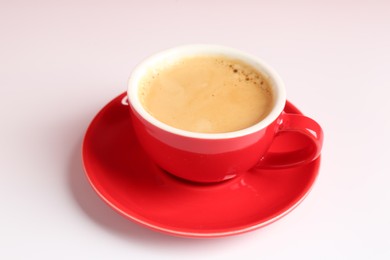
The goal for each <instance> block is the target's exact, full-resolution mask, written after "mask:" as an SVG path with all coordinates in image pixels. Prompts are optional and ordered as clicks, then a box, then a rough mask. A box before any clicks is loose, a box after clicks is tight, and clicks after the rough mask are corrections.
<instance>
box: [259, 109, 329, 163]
mask: <svg viewBox="0 0 390 260" xmlns="http://www.w3.org/2000/svg"><path fill="white" fill-rule="evenodd" d="M284 132H295V133H298V134H302V135H304V136H306V137H307V138H308V139H309V140H311V145H308V147H305V148H303V149H300V150H296V151H292V152H280V153H275V152H268V153H267V154H266V155H265V156H264V157H263V158H261V160H260V162H259V164H258V165H257V167H256V168H266V169H267V168H268V169H269V168H288V167H294V166H299V165H303V164H306V163H309V162H312V161H314V160H315V159H317V158H318V156H319V155H320V153H321V149H322V143H323V140H324V134H323V131H322V128H321V126H320V125H319V124H318V123H317V122H316V121H314V120H313V119H311V118H309V117H306V116H304V115H300V114H290V113H285V112H282V114H281V115H280V117H279V119H278V124H277V128H276V136H277V135H280V134H281V133H284Z"/></svg>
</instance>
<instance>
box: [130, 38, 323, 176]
mask: <svg viewBox="0 0 390 260" xmlns="http://www.w3.org/2000/svg"><path fill="white" fill-rule="evenodd" d="M127 96H128V101H129V108H130V114H131V120H132V125H133V128H134V130H135V133H136V136H137V139H138V141H139V143H140V144H141V147H142V148H143V149H144V150H145V152H146V153H147V154H148V155H149V157H150V158H151V160H153V161H154V162H155V163H156V164H157V165H158V166H159V167H161V168H162V169H163V170H165V171H166V172H167V173H170V174H172V175H174V176H176V177H178V178H181V179H184V180H187V181H192V182H198V183H217V182H221V181H225V180H228V179H231V178H234V177H237V176H239V175H241V174H245V173H246V172H248V171H250V170H256V171H257V170H259V171H261V170H262V169H265V168H287V167H296V166H299V165H302V164H307V163H310V162H311V161H313V160H315V159H317V157H318V156H319V155H320V152H321V148H322V142H323V132H322V129H321V127H320V125H319V124H318V123H317V122H315V121H314V120H313V119H310V118H308V117H306V116H303V115H300V114H288V113H285V112H284V111H283V109H284V107H285V104H286V92H285V87H284V83H283V81H282V79H281V78H280V76H279V75H278V74H277V73H276V72H275V70H274V69H272V68H271V67H270V66H269V65H267V64H266V63H265V62H264V61H263V60H262V59H259V58H257V57H255V56H253V55H250V54H248V53H245V52H242V51H240V50H236V49H233V48H229V47H225V46H217V45H185V46H178V47H175V48H171V49H168V50H165V51H162V52H159V53H157V54H154V55H152V56H150V57H149V58H147V59H146V60H144V61H143V62H141V63H140V64H139V65H138V66H136V68H135V69H134V70H133V72H132V74H131V76H130V78H129V82H128V90H127ZM283 132H295V133H298V134H301V135H304V136H306V137H307V138H308V139H309V140H311V142H310V143H311V145H309V146H308V147H307V148H305V149H304V150H299V151H296V152H289V153H280V154H274V153H272V154H271V153H268V149H269V148H270V146H271V145H272V142H273V140H274V138H275V137H276V136H277V135H279V134H281V133H283ZM286 158H287V159H286Z"/></svg>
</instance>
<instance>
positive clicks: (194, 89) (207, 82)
mask: <svg viewBox="0 0 390 260" xmlns="http://www.w3.org/2000/svg"><path fill="white" fill-rule="evenodd" d="M139 97H140V100H141V103H142V105H143V107H144V108H145V109H146V111H148V113H149V114H151V115H152V116H153V117H155V118H156V119H158V120H159V121H161V122H163V123H165V124H168V125H170V126H173V127H175V128H179V129H183V130H187V131H191V132H200V133H225V132H232V131H237V130H241V129H244V128H247V127H250V126H252V125H254V124H256V123H258V122H260V121H261V120H262V119H263V118H265V117H266V116H267V115H268V113H269V112H270V110H271V109H272V107H273V93H272V88H271V85H270V83H269V82H268V80H267V78H266V76H264V75H263V74H261V73H260V72H259V71H258V70H256V69H255V68H253V67H252V66H251V65H249V64H246V63H244V62H242V61H240V60H235V59H230V58H227V57H225V56H193V57H187V58H182V59H179V60H177V61H175V62H173V63H171V64H167V65H165V66H161V68H158V69H154V70H153V71H149V72H148V73H147V74H146V75H145V76H144V77H143V78H142V80H141V81H140V88H139Z"/></svg>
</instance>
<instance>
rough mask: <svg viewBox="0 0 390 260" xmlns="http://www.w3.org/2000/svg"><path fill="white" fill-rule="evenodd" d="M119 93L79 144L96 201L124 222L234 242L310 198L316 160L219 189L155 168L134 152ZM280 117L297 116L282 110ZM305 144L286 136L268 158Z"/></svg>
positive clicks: (290, 110)
mask: <svg viewBox="0 0 390 260" xmlns="http://www.w3.org/2000/svg"><path fill="white" fill-rule="evenodd" d="M125 95H126V94H125V93H123V94H121V95H120V96H118V97H116V98H115V99H114V100H113V101H111V102H110V103H109V104H108V105H107V106H105V107H104V108H103V109H102V110H101V111H100V112H99V113H98V114H97V116H96V117H95V118H94V120H93V121H92V123H91V125H90V126H89V128H88V130H87V133H86V135H85V138H84V142H83V151H82V152H83V153H82V155H83V163H84V169H85V172H86V175H87V177H88V179H89V181H90V183H91V185H92V187H93V188H94V189H95V191H96V192H97V194H98V195H99V196H100V197H101V198H102V199H103V200H104V201H105V202H106V203H107V204H108V205H110V206H111V207H112V208H113V209H114V210H116V211H118V212H119V213H121V214H122V215H124V216H125V217H127V218H129V219H131V220H133V221H135V222H137V223H139V224H142V225H145V226H146V227H149V228H151V229H154V230H158V231H162V232H165V233H168V234H172V235H177V236H184V237H219V236H228V235H235V234H240V233H243V232H247V231H251V230H254V229H257V228H260V227H263V226H265V225H267V224H270V223H272V222H274V221H276V220H278V219H279V218H281V217H283V216H284V215H286V214H287V213H289V212H290V211H291V210H292V209H294V208H295V207H296V206H297V205H298V204H299V203H300V202H301V201H302V200H303V199H304V198H305V197H306V195H307V194H308V192H309V191H310V189H311V187H312V185H313V183H314V181H315V179H316V177H317V175H318V170H319V166H320V159H317V160H316V161H314V162H312V163H310V164H307V165H304V166H299V167H294V168H289V169H267V170H256V172H247V173H245V174H243V175H242V176H241V177H238V178H235V179H233V180H229V181H226V182H223V183H219V184H213V185H197V184H193V183H189V182H185V181H182V180H179V179H177V178H175V177H173V176H171V175H170V174H168V173H166V172H164V171H163V170H161V169H160V168H159V167H157V166H156V165H155V164H154V163H153V162H152V161H151V160H150V159H149V158H148V157H147V156H146V155H145V154H144V152H143V151H142V149H141V148H140V147H139V145H138V143H137V140H136V138H135V136H134V133H133V130H132V125H131V121H130V120H129V108H128V107H127V106H126V105H124V104H122V99H123V98H124V97H125ZM285 111H286V112H288V113H300V112H299V110H298V109H296V108H295V107H294V106H293V105H292V104H291V103H289V102H287V104H286V107H285ZM306 145H309V144H308V141H307V140H306V138H304V137H302V136H299V135H296V134H292V133H285V134H282V135H280V136H278V137H277V138H276V140H275V142H274V144H273V146H272V147H271V152H287V151H291V150H294V149H302V148H303V147H305V146H306Z"/></svg>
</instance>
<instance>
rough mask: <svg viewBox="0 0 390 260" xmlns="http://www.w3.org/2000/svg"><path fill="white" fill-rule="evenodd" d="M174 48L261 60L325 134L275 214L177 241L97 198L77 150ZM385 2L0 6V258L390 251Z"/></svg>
mask: <svg viewBox="0 0 390 260" xmlns="http://www.w3.org/2000/svg"><path fill="white" fill-rule="evenodd" d="M186 43H214V44H223V45H227V46H231V47H235V48H238V49H241V50H244V51H246V52H249V53H252V54H254V55H256V56H259V57H261V58H263V59H265V60H266V61H268V63H270V64H271V65H272V66H273V67H274V68H275V69H276V70H277V71H278V72H279V74H280V75H281V76H282V78H283V79H284V81H285V83H286V87H287V92H288V98H289V100H290V101H292V102H293V103H294V104H295V105H296V106H297V107H298V108H300V109H301V110H302V111H303V112H304V113H305V114H307V115H309V116H310V117H313V118H314V119H316V120H317V121H318V122H319V123H320V124H321V125H322V126H323V128H324V131H325V144H324V148H323V155H322V165H321V169H320V175H319V178H318V180H317V182H316V184H315V186H314V188H313V190H312V192H311V193H310V194H309V196H308V197H307V198H306V200H304V201H303V203H302V204H301V205H300V206H299V207H298V208H296V209H295V210H294V211H293V212H291V213H290V214H289V215H287V216H286V217H284V218H283V219H281V220H279V221H277V222H275V223H274V224H272V225H270V226H267V227H265V228H263V229H259V230H256V231H254V232H250V233H247V234H243V235H239V236H233V237H227V238H219V239H208V240H202V239H184V238H176V237H171V236H168V235H164V234H160V233H156V232H154V231H150V230H148V229H146V228H143V227H140V226H138V225H137V224H134V223H132V222H130V221H128V220H127V219H125V218H123V217H122V216H120V215H118V214H117V213H116V212H114V211H113V210H111V208H109V207H108V206H106V204H104V203H103V202H102V201H101V200H100V199H99V198H98V196H97V195H96V194H95V193H94V191H93V190H92V188H91V187H90V185H89V184H88V182H87V181H86V178H85V176H84V173H83V170H82V164H81V157H80V149H81V142H82V138H83V135H84V133H85V130H86V128H87V126H88V124H89V123H90V121H91V120H92V118H93V117H94V116H95V114H96V113H97V112H98V111H99V110H100V109H101V108H102V106H104V105H105V104H106V103H107V102H109V101H110V100H111V99H112V98H114V97H115V96H117V95H118V94H120V93H122V92H124V91H125V90H126V83H127V79H128V76H129V74H130V72H131V70H132V69H133V68H134V66H135V65H136V64H137V63H138V62H140V61H141V60H142V59H143V58H145V57H147V56H149V55H151V54H152V53H154V52H156V51H160V50H163V49H165V48H168V47H173V46H176V45H179V44H186ZM389 75H390V2H389V1H375V0H370V1H359V0H357V1H317V2H315V1H249V0H248V1H238V0H236V1H230V0H224V1H223V0H221V1H212V0H209V1H206V0H204V1H202V0H198V1H183V0H168V1H150V0H149V1H130V0H129V1H106V2H105V1H25V2H22V1H11V0H9V1H6V0H0V259H82V258H83V259H227V258H231V259H287V258H289V259H290V258H291V259H390V237H389V233H390V211H389V204H390V203H389V200H390V188H389V186H390V166H389V162H390V150H389V147H390V118H389V113H390V100H389V95H390V91H389V88H390V76H389Z"/></svg>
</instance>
